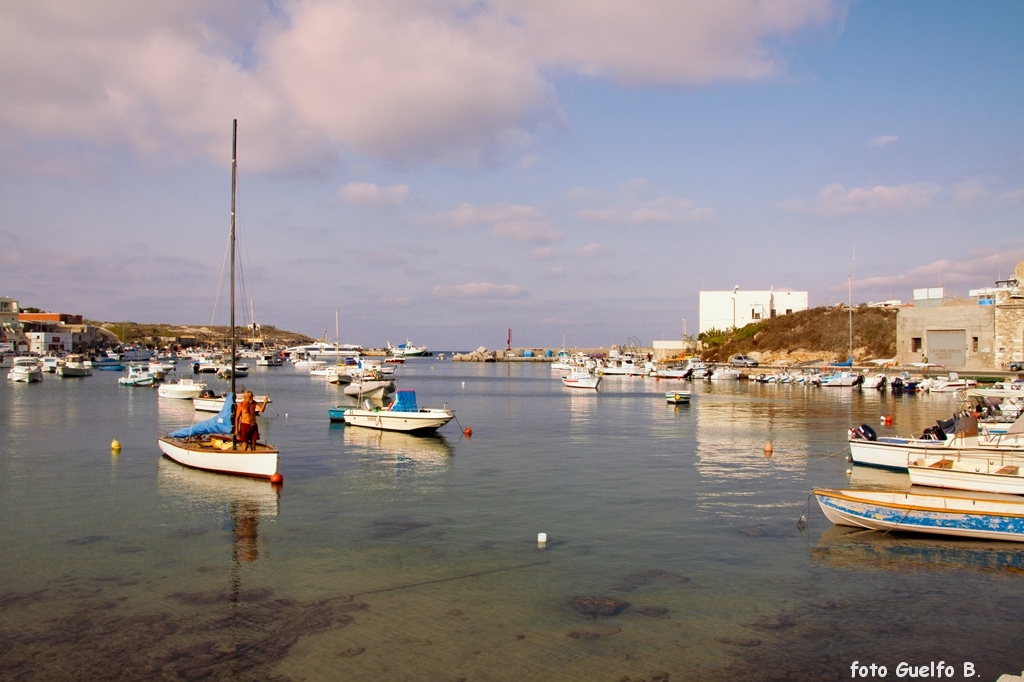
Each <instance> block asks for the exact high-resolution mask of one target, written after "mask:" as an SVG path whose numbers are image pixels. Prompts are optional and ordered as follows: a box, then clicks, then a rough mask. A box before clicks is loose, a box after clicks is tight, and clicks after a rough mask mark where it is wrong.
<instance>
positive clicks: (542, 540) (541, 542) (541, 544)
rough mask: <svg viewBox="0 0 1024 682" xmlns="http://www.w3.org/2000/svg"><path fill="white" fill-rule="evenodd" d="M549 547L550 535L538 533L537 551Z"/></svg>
mask: <svg viewBox="0 0 1024 682" xmlns="http://www.w3.org/2000/svg"><path fill="white" fill-rule="evenodd" d="M547 546H548V534H547V533H537V549H546V548H547Z"/></svg>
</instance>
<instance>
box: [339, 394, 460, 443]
mask: <svg viewBox="0 0 1024 682" xmlns="http://www.w3.org/2000/svg"><path fill="white" fill-rule="evenodd" d="M454 418H455V410H453V409H451V408H450V407H448V405H447V404H446V405H445V406H444V407H418V406H417V404H416V392H415V391H411V390H409V389H404V390H401V391H398V392H397V393H396V394H395V402H394V404H392V405H391V407H389V408H374V409H370V406H364V407H363V408H361V409H349V410H346V411H345V413H344V415H343V419H344V420H345V424H346V425H348V426H362V427H365V428H370V429H379V430H381V431H402V432H404V433H420V434H422V433H432V432H434V431H437V430H438V429H439V428H441V427H442V426H444V425H445V424H447V423H448V422H450V421H451V420H452V419H454Z"/></svg>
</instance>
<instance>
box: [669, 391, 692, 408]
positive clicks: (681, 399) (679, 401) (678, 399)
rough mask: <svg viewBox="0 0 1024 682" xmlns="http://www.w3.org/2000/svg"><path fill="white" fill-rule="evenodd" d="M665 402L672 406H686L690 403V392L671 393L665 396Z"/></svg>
mask: <svg viewBox="0 0 1024 682" xmlns="http://www.w3.org/2000/svg"><path fill="white" fill-rule="evenodd" d="M665 402H667V403H668V404H670V405H685V404H687V403H689V402H690V392H689V391H669V392H668V393H666V394H665Z"/></svg>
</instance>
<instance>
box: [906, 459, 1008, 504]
mask: <svg viewBox="0 0 1024 682" xmlns="http://www.w3.org/2000/svg"><path fill="white" fill-rule="evenodd" d="M1021 466H1024V457H1012V456H1009V457H1008V456H1003V457H976V456H967V457H962V456H959V457H958V456H951V457H947V456H946V453H940V454H935V453H933V454H931V455H930V456H928V455H926V456H925V457H922V458H921V459H917V460H914V461H913V462H910V463H909V464H908V466H907V472H908V473H909V474H910V483H911V484H912V485H923V486H929V487H932V488H953V489H955V490H972V491H974V492H982V493H1003V494H1009V495H1024V476H1022V475H1021Z"/></svg>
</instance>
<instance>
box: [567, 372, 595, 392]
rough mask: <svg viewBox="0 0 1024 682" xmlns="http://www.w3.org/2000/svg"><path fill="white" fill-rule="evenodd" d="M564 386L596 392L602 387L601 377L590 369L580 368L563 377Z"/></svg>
mask: <svg viewBox="0 0 1024 682" xmlns="http://www.w3.org/2000/svg"><path fill="white" fill-rule="evenodd" d="M562 385H563V386H568V387H569V388H582V389H589V390H591V391H596V390H597V389H598V387H599V386H600V385H601V375H600V374H595V373H594V372H592V371H591V370H589V369H586V368H583V367H578V368H576V369H574V370H573V371H572V372H571V373H569V374H566V375H565V376H563V377H562Z"/></svg>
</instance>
